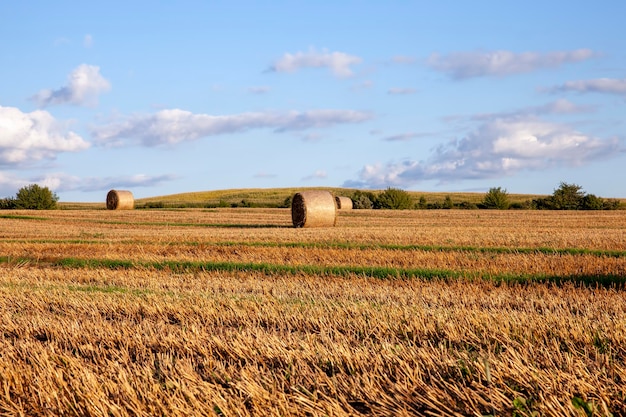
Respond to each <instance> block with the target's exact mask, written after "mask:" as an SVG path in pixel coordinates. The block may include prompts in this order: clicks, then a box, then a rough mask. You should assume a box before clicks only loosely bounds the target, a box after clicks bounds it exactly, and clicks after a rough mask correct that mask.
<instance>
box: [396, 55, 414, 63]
mask: <svg viewBox="0 0 626 417" xmlns="http://www.w3.org/2000/svg"><path fill="white" fill-rule="evenodd" d="M391 62H393V63H394V64H413V63H415V58H413V57H412V56H407V55H396V56H394V57H393V58H391Z"/></svg>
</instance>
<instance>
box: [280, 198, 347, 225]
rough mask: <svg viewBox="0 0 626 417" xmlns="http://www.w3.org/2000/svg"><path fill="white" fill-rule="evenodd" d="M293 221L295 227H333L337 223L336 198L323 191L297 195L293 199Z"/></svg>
mask: <svg viewBox="0 0 626 417" xmlns="http://www.w3.org/2000/svg"><path fill="white" fill-rule="evenodd" d="M291 220H292V221H293V226H294V227H332V226H334V225H335V222H336V221H337V207H336V206H335V198H334V197H333V195H332V194H331V193H330V192H329V191H322V190H312V191H302V192H300V193H296V194H295V195H294V196H293V198H292V199H291Z"/></svg>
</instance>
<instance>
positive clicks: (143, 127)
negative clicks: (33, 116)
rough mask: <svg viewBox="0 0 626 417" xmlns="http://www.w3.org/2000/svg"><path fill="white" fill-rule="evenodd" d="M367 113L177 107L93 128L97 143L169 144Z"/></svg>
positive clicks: (350, 119) (328, 122)
mask: <svg viewBox="0 0 626 417" xmlns="http://www.w3.org/2000/svg"><path fill="white" fill-rule="evenodd" d="M372 117H373V115H372V114H371V113H368V112H362V111H356V110H311V111H304V112H299V111H290V112H258V113H241V114H235V115H226V116H213V115H209V114H194V113H191V112H189V111H185V110H180V109H170V110H161V111H158V112H156V113H154V114H147V115H134V116H130V117H128V118H125V119H122V120H118V121H113V122H111V123H109V124H106V125H102V126H98V127H95V128H93V130H92V136H93V137H94V138H95V139H96V141H97V142H98V143H99V144H101V145H108V146H123V145H125V144H126V141H128V143H129V144H141V145H144V146H158V145H168V144H169V145H173V144H176V143H179V142H184V141H193V140H197V139H200V138H203V137H208V136H214V135H221V134H228V133H237V132H243V131H247V130H251V129H262V128H269V129H274V131H276V132H286V131H301V130H307V129H311V128H324V127H329V126H334V125H338V124H346V123H359V122H364V121H366V120H370V119H371V118H372Z"/></svg>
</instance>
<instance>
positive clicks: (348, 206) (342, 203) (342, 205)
mask: <svg viewBox="0 0 626 417" xmlns="http://www.w3.org/2000/svg"><path fill="white" fill-rule="evenodd" d="M335 201H336V202H337V208H338V209H339V210H352V199H351V198H350V197H339V196H337V197H335Z"/></svg>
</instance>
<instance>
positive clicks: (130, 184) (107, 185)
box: [31, 173, 178, 192]
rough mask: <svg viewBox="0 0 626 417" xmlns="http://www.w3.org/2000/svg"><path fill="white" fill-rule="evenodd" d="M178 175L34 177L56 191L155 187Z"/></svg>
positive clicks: (39, 182)
mask: <svg viewBox="0 0 626 417" xmlns="http://www.w3.org/2000/svg"><path fill="white" fill-rule="evenodd" d="M177 178H178V177H177V176H175V175H172V174H164V175H145V174H136V175H120V176H112V177H103V178H98V177H77V176H73V175H67V174H62V173H55V174H48V175H46V176H42V177H39V178H35V179H33V180H32V181H31V182H36V183H38V184H41V185H45V186H47V187H49V188H50V189H52V190H55V191H60V192H64V191H106V190H110V189H114V188H133V189H134V188H141V187H154V186H158V185H162V184H164V183H166V182H170V181H173V180H175V179H177Z"/></svg>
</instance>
